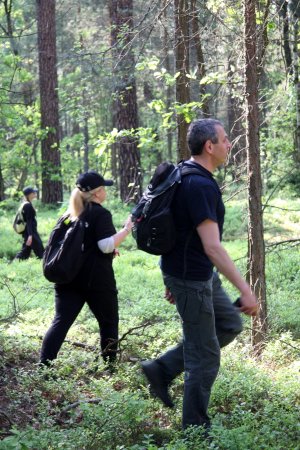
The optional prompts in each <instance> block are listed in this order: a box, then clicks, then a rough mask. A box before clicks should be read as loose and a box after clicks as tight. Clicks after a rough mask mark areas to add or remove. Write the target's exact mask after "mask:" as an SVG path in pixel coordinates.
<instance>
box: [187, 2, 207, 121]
mask: <svg viewBox="0 0 300 450" xmlns="http://www.w3.org/2000/svg"><path fill="white" fill-rule="evenodd" d="M191 15H192V36H193V41H194V45H195V47H196V54H197V64H198V77H199V78H198V80H199V86H200V100H201V101H202V111H203V114H204V116H205V117H208V116H209V115H210V112H209V106H208V98H207V97H206V93H207V92H206V86H205V84H200V81H201V80H202V78H203V77H205V74H206V71H205V63H204V56H203V51H202V44H201V37H200V30H199V22H198V13H197V8H196V0H191Z"/></svg>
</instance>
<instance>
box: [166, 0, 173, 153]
mask: <svg viewBox="0 0 300 450" xmlns="http://www.w3.org/2000/svg"><path fill="white" fill-rule="evenodd" d="M167 11H168V10H167V0H164V19H165V22H166V24H165V26H164V62H165V67H166V71H167V73H171V61H170V55H169V41H170V36H169V32H168V27H167ZM173 97H174V92H173V87H172V86H170V85H168V86H167V88H166V110H167V111H168V112H169V111H170V110H171V105H172V98H173ZM172 143H173V134H172V130H171V129H170V128H169V129H168V130H167V155H168V159H169V161H173V145H172Z"/></svg>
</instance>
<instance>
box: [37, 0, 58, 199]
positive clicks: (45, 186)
mask: <svg viewBox="0 0 300 450" xmlns="http://www.w3.org/2000/svg"><path fill="white" fill-rule="evenodd" d="M37 28H38V52H39V84H40V98H41V128H42V130H43V131H44V132H45V136H44V137H43V139H42V202H43V203H52V204H55V203H57V202H61V201H62V199H63V192H62V180H61V162H60V150H59V115H58V94H57V89H58V82H57V69H56V30H55V0H37Z"/></svg>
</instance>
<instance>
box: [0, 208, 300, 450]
mask: <svg viewBox="0 0 300 450" xmlns="http://www.w3.org/2000/svg"><path fill="white" fill-rule="evenodd" d="M294 206H295V205H294ZM230 208H231V206H230V205H227V214H228V216H229V217H232V218H234V219H235V220H236V221H237V222H236V223H239V222H240V218H241V214H242V215H243V214H244V212H243V210H241V209H240V205H239V203H238V202H236V203H233V210H231V209H230ZM110 209H113V210H114V211H116V212H115V214H114V221H115V224H116V227H117V228H118V227H121V226H122V223H123V221H124V220H125V218H126V216H127V214H128V211H129V208H124V207H120V206H119V205H118V204H117V202H116V201H115V200H111V201H110ZM11 211H12V210H11ZM9 214H10V215H9ZM9 214H8V210H7V211H6V214H4V215H2V216H1V217H0V226H1V236H2V231H3V230H4V236H5V237H4V239H3V238H2V239H1V242H0V254H1V260H0V400H1V406H0V450H2V449H5V450H10V449H13V450H18V449H20V450H21V449H22V450H44V449H45V450H46V449H47V450H49V449H51V450H52V449H53V450H56V449H66V450H71V449H74V450H110V449H111V450H113V449H114V450H125V449H126V450H162V449H164V450H188V449H190V450H194V449H222V450H223V449H224V450H225V449H226V450H227V449H228V450H253V449H254V450H260V449H272V450H282V449H286V450H288V449H290V450H300V445H299V442H300V435H299V416H300V414H299V413H300V411H299V382H300V379H299V369H300V362H299V354H300V346H299V336H300V325H299V312H300V311H299V307H300V306H299V304H300V276H299V267H300V254H299V247H296V246H294V247H290V248H289V249H287V248H285V247H284V246H283V247H282V246H281V245H279V246H276V247H275V249H272V247H271V249H272V250H268V251H267V255H266V275H267V295H268V323H269V335H268V338H267V341H266V343H265V347H264V350H263V353H262V355H261V356H260V358H257V357H254V355H253V354H252V352H251V344H250V328H251V321H250V320H249V319H248V318H244V325H245V326H244V331H243V333H241V335H240V336H239V337H238V338H237V339H236V340H235V342H234V343H232V344H230V345H229V346H228V347H226V348H225V349H223V350H222V364H221V368H220V372H219V375H218V377H217V380H216V382H215V384H214V388H213V392H212V396H211V402H210V415H211V417H212V430H211V440H205V439H204V437H203V433H202V430H201V429H191V430H188V431H187V432H186V433H185V434H183V432H182V431H181V410H182V395H183V375H181V376H179V377H178V378H177V379H176V380H175V382H174V383H173V385H172V387H171V389H170V392H171V395H172V397H173V399H174V401H175V408H174V409H171V410H170V409H167V408H165V407H163V406H162V405H161V403H160V402H158V401H157V400H156V399H154V398H152V397H151V396H150V395H149V392H148V388H147V384H146V381H145V379H144V378H143V376H142V374H141V370H140V361H142V360H143V359H148V358H153V357H156V356H157V355H159V354H160V353H161V352H162V351H164V350H166V349H167V348H168V347H170V346H172V345H175V344H176V343H177V342H178V340H179V339H180V338H181V331H180V328H181V326H180V322H179V320H178V317H177V314H176V310H175V307H174V306H173V305H170V304H169V303H168V302H166V301H165V300H164V287H163V283H162V280H161V275H160V270H159V266H158V258H157V257H155V256H151V255H147V254H146V253H143V252H140V251H138V250H136V248H135V245H134V241H133V239H132V238H131V237H129V238H128V239H127V240H126V243H125V245H122V246H121V248H120V254H121V255H120V257H118V258H116V259H115V260H114V268H115V274H116V279H117V284H118V289H119V303H120V353H119V361H118V364H117V367H116V370H115V372H114V373H110V372H109V371H108V370H107V368H106V367H105V366H104V364H103V361H102V359H101V358H100V357H99V331H98V327H97V323H96V321H95V319H94V317H93V315H92V314H91V312H90V311H89V309H88V308H87V307H86V306H85V307H84V308H83V310H82V311H81V313H80V315H79V317H78V319H77V320H76V322H75V324H74V325H73V326H72V327H71V329H70V332H69V333H68V336H67V339H66V341H65V342H64V344H63V347H62V349H61V352H60V354H59V357H58V359H57V360H56V361H55V363H54V365H53V367H51V368H50V369H46V370H42V369H41V368H40V367H39V366H38V364H37V363H38V359H39V350H40V346H41V339H42V337H43V336H44V334H45V332H46V330H47V328H48V327H49V325H50V323H51V320H52V317H53V311H54V299H53V297H54V295H53V286H52V284H51V283H48V282H47V281H46V280H45V279H44V277H43V276H42V267H41V261H38V260H36V259H35V258H30V260H29V261H21V262H17V261H12V257H13V255H14V254H15V253H16V251H17V249H18V245H20V244H19V243H18V236H17V235H15V233H14V232H13V231H12V229H11V228H9V227H8V224H10V222H11V212H10V213H9ZM58 214H59V212H58V211H57V210H46V209H43V208H41V209H40V210H39V211H38V215H39V216H38V217H39V229H40V231H41V234H42V236H43V238H44V240H45V239H46V237H47V235H48V234H49V232H50V230H51V227H52V225H53V224H54V223H55V221H56V219H57V217H58ZM268 220H270V221H271V216H270V217H269V218H268ZM277 222H278V224H277ZM279 222H280V223H281V225H280V226H281V227H282V226H283V225H282V223H284V221H283V220H282V221H280V220H279V219H278V218H276V225H278V226H279ZM287 222H288V226H289V227H291V224H294V228H293V237H296V236H297V229H298V228H297V227H298V226H299V223H298V222H297V220H295V221H294V222H293V221H292V220H291V219H290V218H289V219H288V221H287ZM233 228H234V230H235V231H234V233H233V234H232V235H230V233H228V234H227V236H226V240H225V246H226V248H227V249H228V251H229V253H230V254H231V255H232V257H233V258H234V259H235V260H236V263H237V264H238V266H239V268H240V270H241V271H242V272H245V270H246V259H245V254H246V242H245V235H244V229H243V225H241V228H240V230H241V232H240V233H238V232H237V231H236V230H237V228H236V226H234V227H233ZM228 229H229V228H228ZM269 238H270V239H271V237H269ZM275 238H276V239H277V240H278V239H280V236H279V235H276V236H275V237H272V239H273V242H274V239H275ZM6 243H7V248H8V249H9V251H6V250H5V248H6ZM224 285H225V287H226V289H227V290H228V292H229V293H230V295H231V296H232V298H233V299H234V298H235V297H236V296H237V293H236V291H235V290H234V289H233V288H232V287H231V286H230V285H229V283H227V282H225V281H224Z"/></svg>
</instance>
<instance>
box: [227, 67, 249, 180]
mask: <svg viewBox="0 0 300 450" xmlns="http://www.w3.org/2000/svg"><path fill="white" fill-rule="evenodd" d="M232 66H234V62H233V61H232V60H231V59H230V58H229V61H228V70H227V73H228V81H227V86H228V96H227V117H228V129H229V134H230V139H231V142H232V144H233V145H232V149H231V152H230V162H231V163H232V165H233V179H236V177H238V176H239V173H241V172H242V171H243V169H244V165H245V164H246V142H245V127H244V124H243V121H244V114H243V109H242V105H241V102H240V100H239V98H240V95H239V92H237V91H236V90H235V86H234V84H233V83H232V79H234V72H233V70H232Z"/></svg>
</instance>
